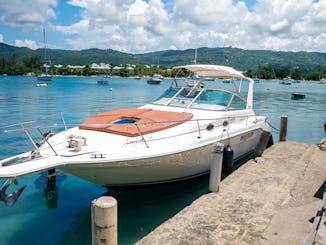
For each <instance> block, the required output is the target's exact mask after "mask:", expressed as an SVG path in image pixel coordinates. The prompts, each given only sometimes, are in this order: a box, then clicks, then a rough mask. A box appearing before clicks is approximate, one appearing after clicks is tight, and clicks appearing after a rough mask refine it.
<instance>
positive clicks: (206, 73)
mask: <svg viewBox="0 0 326 245" xmlns="http://www.w3.org/2000/svg"><path fill="white" fill-rule="evenodd" d="M181 68H184V69H187V70H189V71H192V72H194V73H195V74H197V75H199V76H200V77H213V78H237V79H242V78H243V79H248V78H247V77H246V76H244V75H243V74H242V73H241V72H239V71H237V70H235V69H233V68H232V67H229V66H220V65H205V64H195V65H185V66H176V67H174V69H181Z"/></svg>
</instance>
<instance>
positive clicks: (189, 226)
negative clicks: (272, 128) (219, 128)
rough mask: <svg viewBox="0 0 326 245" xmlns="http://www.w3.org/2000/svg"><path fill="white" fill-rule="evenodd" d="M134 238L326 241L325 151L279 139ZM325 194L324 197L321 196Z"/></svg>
mask: <svg viewBox="0 0 326 245" xmlns="http://www.w3.org/2000/svg"><path fill="white" fill-rule="evenodd" d="M263 159H264V161H263V163H258V162H255V161H254V160H250V161H248V162H247V163H246V164H244V165H243V166H242V167H240V168H239V169H238V170H237V171H236V172H234V173H232V174H231V175H229V176H228V177H227V178H226V179H224V180H223V181H222V182H221V184H220V187H219V192H214V193H209V194H206V195H203V196H201V197H200V198H199V199H197V200H196V201H194V202H193V203H192V204H191V205H190V206H188V207H186V208H184V209H183V210H182V211H181V212H180V213H178V214H177V215H175V216H174V217H172V218H171V219H169V220H167V221H166V222H165V223H163V224H162V225H160V226H159V227H157V228H156V229H155V230H154V231H153V232H151V233H150V234H148V235H147V236H146V237H144V238H143V239H141V240H140V241H138V242H137V244H144V245H145V244H150V245H154V244H250V245H251V244H312V243H313V242H314V243H315V244H326V225H325V224H326V218H325V212H323V210H324V206H325V199H326V197H325V196H326V194H325V196H323V194H324V192H325V187H326V184H325V180H326V151H322V150H320V149H319V148H318V147H317V145H313V144H306V143H298V142H278V143H276V144H274V145H273V146H272V147H270V148H268V149H267V150H266V151H265V152H264V153H263ZM323 198H324V199H323Z"/></svg>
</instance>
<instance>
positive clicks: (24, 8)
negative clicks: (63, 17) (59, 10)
mask: <svg viewBox="0 0 326 245" xmlns="http://www.w3.org/2000/svg"><path fill="white" fill-rule="evenodd" d="M56 5H57V0H10V3H8V1H7V0H0V12H2V14H1V17H0V22H1V23H2V24H6V25H8V26H11V27H16V28H19V29H21V30H24V31H29V30H30V29H31V28H34V27H39V26H40V25H42V24H45V23H46V21H47V20H48V19H51V18H55V17H56V14H55V12H54V9H53V8H52V7H55V6H56Z"/></svg>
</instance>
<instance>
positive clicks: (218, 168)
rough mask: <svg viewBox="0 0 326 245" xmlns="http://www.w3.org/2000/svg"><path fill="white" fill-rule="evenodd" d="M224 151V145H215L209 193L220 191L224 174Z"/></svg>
mask: <svg viewBox="0 0 326 245" xmlns="http://www.w3.org/2000/svg"><path fill="white" fill-rule="evenodd" d="M223 149H224V145H223V144H222V143H216V144H214V145H213V151H212V157H211V165H210V175H209V191H211V192H218V191H219V186H220V182H221V173H222V160H223Z"/></svg>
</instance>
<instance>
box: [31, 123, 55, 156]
mask: <svg viewBox="0 0 326 245" xmlns="http://www.w3.org/2000/svg"><path fill="white" fill-rule="evenodd" d="M36 129H37V131H38V132H39V133H40V135H41V136H42V137H43V139H44V140H45V142H46V143H47V144H48V145H49V146H50V148H51V149H52V151H53V152H54V154H55V155H56V156H57V155H58V154H57V152H56V151H55V150H54V149H53V147H52V145H51V144H50V142H49V141H48V139H47V137H44V135H43V133H42V132H41V130H40V128H39V127H38V128H36Z"/></svg>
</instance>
